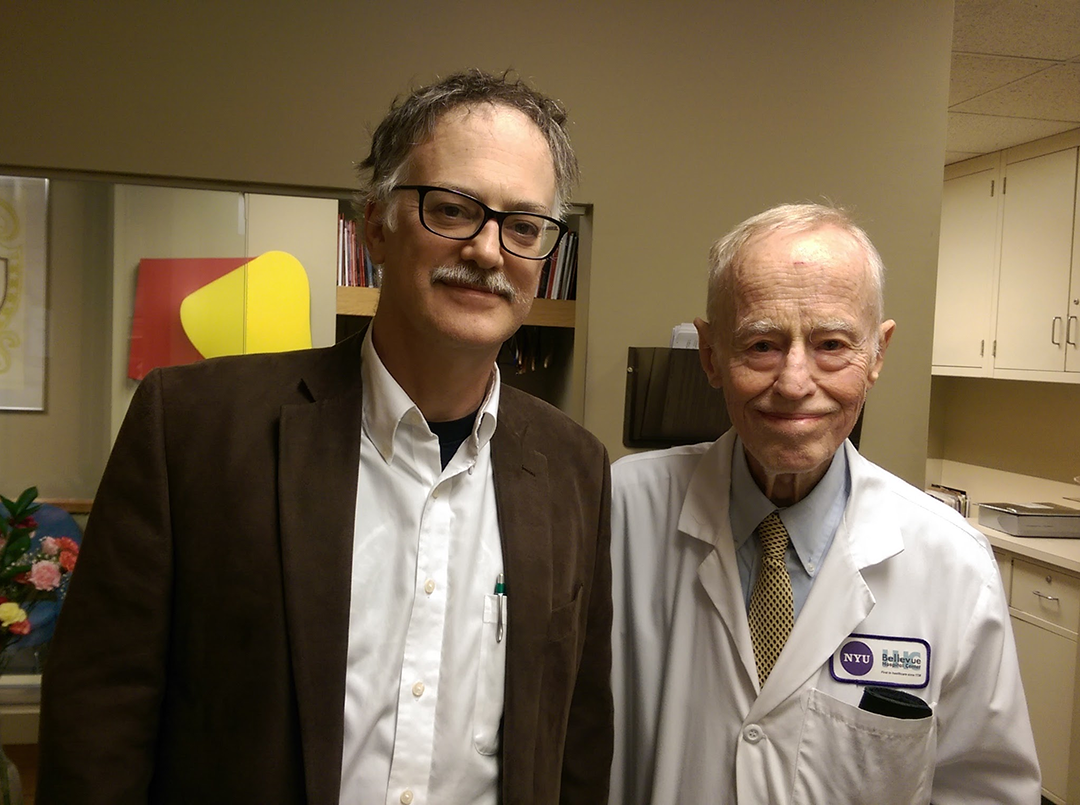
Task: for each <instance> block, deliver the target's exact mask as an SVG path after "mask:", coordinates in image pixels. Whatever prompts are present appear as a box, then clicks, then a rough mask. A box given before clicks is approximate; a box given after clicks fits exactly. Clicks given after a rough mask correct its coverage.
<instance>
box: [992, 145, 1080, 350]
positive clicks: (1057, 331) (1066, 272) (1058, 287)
mask: <svg viewBox="0 0 1080 805" xmlns="http://www.w3.org/2000/svg"><path fill="white" fill-rule="evenodd" d="M1076 155H1077V149H1076V148H1069V149H1066V150H1063V151H1058V152H1056V153H1052V154H1046V155H1044V156H1039V157H1034V158H1032V159H1027V160H1024V161H1022V162H1017V163H1015V164H1012V165H1009V166H1008V168H1007V169H1006V178H1005V182H1006V185H1005V188H1004V190H1005V192H1004V195H1003V205H1004V209H1003V217H1002V235H1001V270H1000V271H1001V273H1000V278H999V284H998V320H997V352H996V356H995V359H994V368H995V369H996V370H997V369H1006V370H1019V371H1045V372H1062V371H1064V370H1065V358H1066V352H1065V347H1066V343H1065V342H1066V337H1067V335H1071V334H1069V333H1067V332H1066V331H1067V330H1068V327H1067V320H1068V318H1069V316H1068V302H1069V280H1070V270H1071V262H1072V239H1073V228H1074V222H1075V217H1074V204H1075V200H1076ZM1073 329H1075V328H1073ZM1074 340H1075V339H1074ZM1071 349H1072V350H1073V351H1074V352H1075V350H1076V348H1075V347H1071Z"/></svg>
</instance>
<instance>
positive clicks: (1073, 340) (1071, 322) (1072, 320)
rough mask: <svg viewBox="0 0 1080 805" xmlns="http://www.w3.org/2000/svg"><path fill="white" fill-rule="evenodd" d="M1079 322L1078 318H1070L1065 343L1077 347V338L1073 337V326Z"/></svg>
mask: <svg viewBox="0 0 1080 805" xmlns="http://www.w3.org/2000/svg"><path fill="white" fill-rule="evenodd" d="M1076 322H1077V318H1076V316H1069V327H1068V329H1066V330H1065V343H1066V344H1072V345H1073V346H1074V347H1075V346H1076V336H1075V335H1073V325H1074V324H1075V323H1076Z"/></svg>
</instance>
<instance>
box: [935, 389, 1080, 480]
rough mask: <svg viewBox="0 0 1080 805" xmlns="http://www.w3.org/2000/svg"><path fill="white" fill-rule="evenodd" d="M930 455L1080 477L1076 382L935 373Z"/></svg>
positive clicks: (1039, 473) (1053, 475) (1039, 474)
mask: <svg viewBox="0 0 1080 805" xmlns="http://www.w3.org/2000/svg"><path fill="white" fill-rule="evenodd" d="M931 399H932V410H933V420H932V421H933V425H934V427H933V428H932V429H931V434H932V437H931V450H930V457H931V458H946V459H948V460H950V461H958V462H961V463H963V464H975V465H978V466H980V467H990V468H991V469H995V470H1005V471H1007V472H1014V473H1018V474H1020V475H1033V476H1035V477H1037V478H1048V479H1050V480H1053V481H1062V482H1066V483H1068V482H1071V481H1072V479H1073V478H1074V477H1076V476H1080V416H1078V414H1080V385H1067V384H1064V383H1032V382H1026V381H1021V380H990V379H986V378H974V377H935V378H934V382H933V394H932V396H931Z"/></svg>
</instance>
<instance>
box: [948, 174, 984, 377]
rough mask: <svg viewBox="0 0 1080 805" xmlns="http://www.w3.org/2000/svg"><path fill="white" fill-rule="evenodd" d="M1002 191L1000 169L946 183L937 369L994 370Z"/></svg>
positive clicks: (978, 372)
mask: <svg viewBox="0 0 1080 805" xmlns="http://www.w3.org/2000/svg"><path fill="white" fill-rule="evenodd" d="M998 188H999V181H998V170H997V168H996V167H995V168H988V169H986V170H982V171H979V172H978V173H973V174H971V175H968V176H958V177H956V178H954V179H949V180H948V181H946V182H945V188H944V192H943V195H942V201H941V240H940V243H939V247H938V282H937V304H936V306H935V308H934V357H933V364H934V366H935V367H950V368H952V369H954V370H957V369H963V370H974V371H971V372H970V373H972V374H980V375H981V374H988V373H989V371H990V369H991V340H992V338H993V331H992V330H991V324H992V315H993V310H992V307H993V303H994V271H995V256H996V237H995V235H996V232H997V216H998V192H997V191H998ZM956 373H957V374H959V373H960V372H956ZM964 373H965V374H966V373H967V372H964Z"/></svg>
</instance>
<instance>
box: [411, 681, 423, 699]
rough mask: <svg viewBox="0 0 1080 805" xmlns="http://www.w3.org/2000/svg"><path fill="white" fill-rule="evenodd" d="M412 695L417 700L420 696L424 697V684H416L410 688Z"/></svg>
mask: <svg viewBox="0 0 1080 805" xmlns="http://www.w3.org/2000/svg"><path fill="white" fill-rule="evenodd" d="M412 695H413V696H415V697H416V698H418V699H419V698H420V697H421V696H423V695H424V683H423V682H417V683H416V684H415V685H413V686H412Z"/></svg>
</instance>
